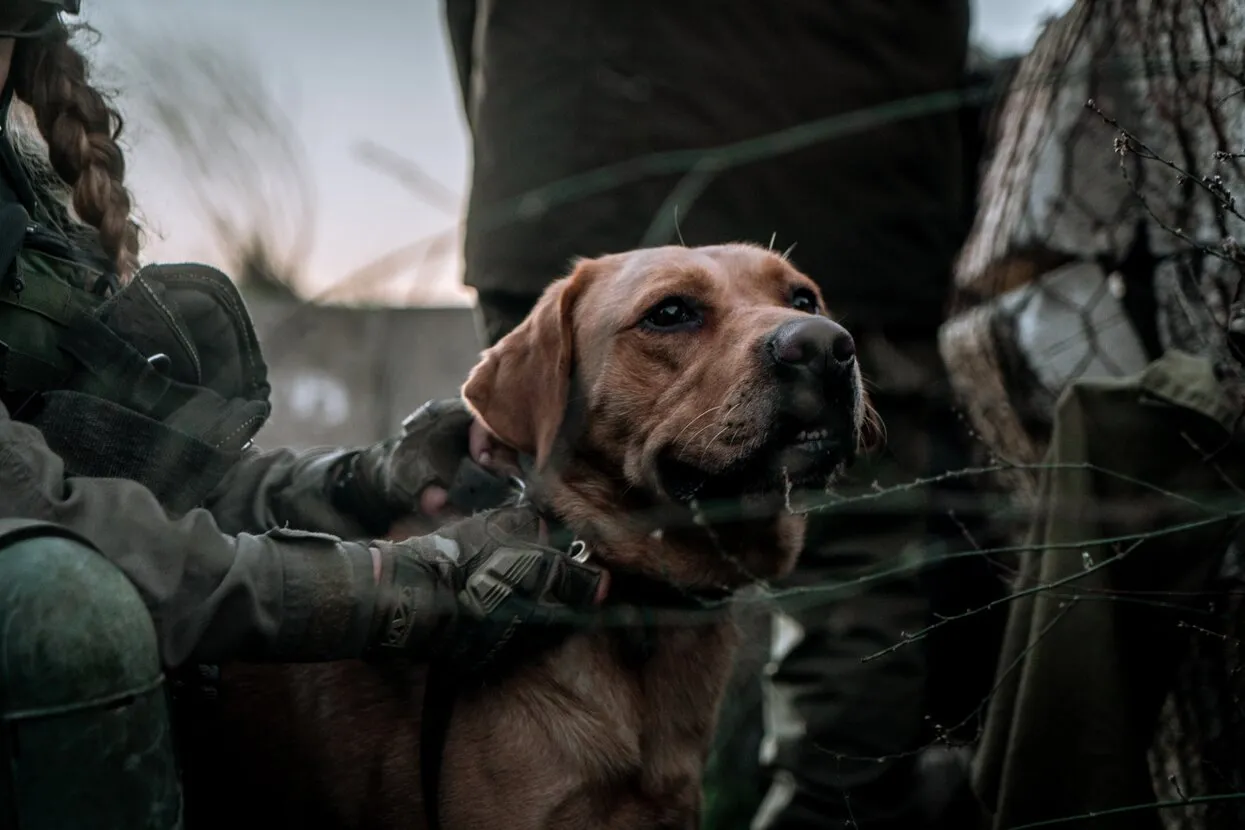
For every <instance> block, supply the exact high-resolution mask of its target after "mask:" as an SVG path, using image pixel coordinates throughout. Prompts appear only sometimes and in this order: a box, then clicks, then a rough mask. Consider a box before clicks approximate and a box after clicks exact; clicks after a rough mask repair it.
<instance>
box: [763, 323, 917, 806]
mask: <svg viewBox="0 0 1245 830" xmlns="http://www.w3.org/2000/svg"><path fill="white" fill-rule="evenodd" d="M871 339H872V338H869V337H868V336H861V337H860V341H861V346H860V350H861V356H862V360H863V361H866V362H865V368H866V369H867V370H869V371H868V372H867V374H868V375H869V376H871V377H881V378H882V380H881V382H880V387H881V388H880V389H878V390H877V391H876V392H875V394H874V405H875V406H876V407H877V409H878V412H879V415H880V416H881V417H882V419H883V421H884V423H885V425H886V433H887V443H886V445H885V446H884V447H883V448H882V449H881V450H880V451H879V452H876V453H873V454H871V455H870V456H868V457H866V458H863V459H861V460H860V461H859V462H857V464H856V465H855V467H853V468H852V470H850V471H849V472H848V475H847V476H846V477H845V479H844V481H843V482H842V484H841V485H840V486H838V487H836V488H835V490H834V492H835V495H836V496H838V497H841V498H844V499H845V500H846V501H845V503H844V504H842V505H840V506H838V507H832V508H830V509H827V510H825V511H821V512H819V513H817V514H816V515H815V517H814V519H813V521H812V522H811V523H810V526H809V531H808V539H807V542H806V544H805V550H804V553H803V555H802V558H801V561H800V565H799V568H798V570H797V572H796V574H795V575H793V577H792V579H791V581H790V583H789V584H787V585H784V586H782V587H784V588H801V589H806V588H811V589H813V590H812V591H810V592H796V593H795V594H793V595H792V596H791V598H790V599H788V600H784V601H783V602H782V603H781V605H780V609H781V610H780V611H779V612H778V613H776V614H775V620H774V630H773V638H772V662H771V664H770V666H769V667H768V668H767V677H766V682H765V687H766V688H765V691H766V705H765V731H766V734H765V739H764V742H763V745H762V763H763V764H764V765H765V767H766V769H767V772H768V773H769V775H770V786H769V792H768V794H767V796H766V799H765V801H764V802H763V804H762V805H761V808H760V809H759V810H758V812H757V815H756V818H755V821H754V824H753V826H754V827H756V828H764V829H765V830H770V828H774V830H778V829H779V828H782V830H786V828H796V827H800V828H804V827H808V828H812V827H826V826H830V825H828V824H827V822H833V821H841V822H849V821H854V822H855V823H856V826H859V827H861V828H862V830H884V828H891V827H904V828H909V827H914V826H920V825H919V820H920V815H921V806H920V804H919V803H918V799H917V792H918V787H917V780H918V779H917V758H916V751H917V750H918V749H919V748H920V747H921V746H922V744H923V743H924V742H925V731H926V730H925V720H924V716H925V703H926V700H925V678H926V675H927V669H926V653H925V649H924V647H923V644H922V643H920V642H911V643H904V644H903V645H902V646H900V647H898V648H895V649H894V650H892V651H889V652H887V653H885V654H880V653H881V652H883V651H885V650H887V649H889V648H890V647H892V646H895V645H896V644H898V643H901V642H902V641H903V639H904V635H905V634H910V633H913V632H916V631H918V630H920V629H921V628H923V627H924V626H925V625H926V624H927V622H928V620H929V601H928V599H927V597H926V596H925V595H924V593H923V591H922V590H921V586H920V584H919V581H918V578H917V573H916V571H915V570H914V566H915V565H917V564H918V563H919V562H920V561H921V559H922V556H923V553H922V551H923V548H924V542H925V539H926V527H927V517H928V512H929V510H928V504H927V491H925V490H923V489H901V490H893V491H890V492H887V493H885V494H884V493H882V492H881V491H886V490H887V488H893V487H896V486H897V485H902V484H905V483H907V482H911V481H913V480H914V479H917V478H920V477H921V476H922V475H923V474H924V473H925V471H926V469H927V468H928V464H929V455H930V447H929V437H928V433H927V427H928V424H929V418H928V412H929V410H930V406H931V399H930V396H929V393H930V392H931V391H933V389H935V388H936V387H937V386H938V385H939V384H938V380H939V377H938V376H939V366H938V364H937V353H936V352H935V351H934V350H933V349H932V348H931V346H932V344H930V343H928V342H926V341H925V340H924V339H922V340H920V341H917V342H915V343H910V344H905V347H904V348H902V350H900V349H898V348H897V349H896V350H895V351H896V352H897V354H896V355H892V356H891V359H892V361H897V360H902V361H903V363H904V364H905V365H906V366H907V367H914V366H920V367H921V368H922V369H923V377H924V383H920V382H918V383H917V384H916V385H915V388H908V389H894V388H892V389H890V390H888V389H887V388H886V383H885V377H886V375H887V374H888V371H887V370H888V368H890V367H888V366H887V365H886V363H887V362H888V361H887V356H886V355H882V356H874V357H872V358H871V357H870V351H869V343H870V340H871ZM873 342H874V344H875V351H874V354H875V355H876V354H877V351H878V349H877V345H878V344H880V343H882V342H883V341H879V340H876V339H873ZM887 345H888V346H889V345H890V344H887ZM869 363H872V364H873V365H869ZM925 384H928V386H926V385H925ZM922 386H924V387H925V388H921V387H922ZM881 571H890V572H893V573H892V574H891V575H889V576H886V577H884V578H869V579H864V580H861V577H864V576H866V575H869V574H877V573H879V572H881ZM857 580H861V581H857ZM879 655H880V656H879ZM836 826H837V825H836Z"/></svg>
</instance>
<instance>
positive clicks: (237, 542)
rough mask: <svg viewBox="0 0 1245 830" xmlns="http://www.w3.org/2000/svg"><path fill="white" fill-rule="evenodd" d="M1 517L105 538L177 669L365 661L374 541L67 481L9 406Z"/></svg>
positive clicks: (132, 489)
mask: <svg viewBox="0 0 1245 830" xmlns="http://www.w3.org/2000/svg"><path fill="white" fill-rule="evenodd" d="M278 458H280V456H278ZM280 466H281V465H280V463H276V462H274V464H273V467H271V468H269V472H270V473H271V474H273V475H274V476H276V474H275V473H273V472H272V471H273V470H275V469H276V468H278V467H280ZM295 466H297V465H296V464H295ZM256 469H258V468H256ZM242 472H243V473H247V471H246V470H243V471H242ZM258 477H259V478H260V479H262V478H263V476H262V475H260V476H258ZM276 477H277V478H279V476H276ZM260 489H262V487H261V488H260ZM239 515H240V514H239ZM0 518H30V519H42V520H44V521H51V522H56V523H59V524H61V525H63V526H65V527H67V528H69V529H71V530H74V531H76V532H78V533H80V534H82V535H83V536H85V537H86V538H88V539H90V540H91V541H92V542H94V543H95V545H96V546H97V547H99V549H100V550H101V552H102V553H103V554H104V556H106V557H107V558H108V559H109V560H110V561H112V563H113V564H115V565H116V566H117V567H118V568H120V569H121V571H122V572H123V573H125V574H126V576H127V577H128V578H129V579H130V581H131V582H133V583H134V585H135V586H136V587H137V588H138V590H139V592H140V593H141V594H142V597H143V600H144V602H145V603H146V605H147V607H148V609H149V610H150V611H151V614H152V618H153V620H154V621H155V625H156V631H157V634H158V636H159V641H160V649H161V656H162V658H163V660H164V662H165V664H166V665H168V666H171V667H176V666H178V665H180V664H182V663H185V662H188V661H191V660H194V661H200V662H217V661H221V660H227V659H246V660H281V661H286V662H294V661H307V660H334V659H346V658H351V657H357V656H359V655H360V654H362V652H363V650H364V646H365V644H366V641H367V638H368V634H369V632H370V629H371V626H372V620H373V616H374V610H375V606H376V587H375V580H374V576H373V568H372V554H371V551H370V550H369V549H368V547H367V546H366V545H364V544H356V543H351V542H343V541H342V540H341V539H339V538H337V537H335V536H330V535H326V534H315V533H308V532H303V531H293V530H286V529H273V530H270V531H268V532H267V533H261V534H257V535H256V534H246V533H239V534H238V535H230V534H227V533H226V532H224V531H223V530H222V528H221V526H220V525H219V524H218V523H217V521H216V519H215V518H213V515H212V513H211V512H209V511H208V510H204V509H196V510H192V511H190V512H189V513H187V514H186V515H185V516H182V517H181V518H178V519H172V518H169V516H168V514H166V513H165V511H164V509H163V508H162V507H161V506H160V504H159V502H157V501H156V499H155V497H154V496H153V495H152V494H151V492H150V491H148V490H147V489H146V488H144V487H142V486H141V485H138V484H135V483H133V482H129V481H124V480H120V479H94V478H80V477H73V476H66V474H65V467H64V463H63V462H62V460H61V459H60V457H59V456H57V455H56V454H55V453H54V452H52V451H51V450H50V449H49V448H48V446H47V444H46V442H45V441H44V440H43V436H42V435H41V434H40V433H39V432H38V431H37V430H35V429H34V428H33V427H30V426H28V425H26V424H22V423H19V422H16V421H13V420H12V419H11V418H10V417H9V414H8V411H7V410H6V409H5V408H4V407H3V406H2V405H0Z"/></svg>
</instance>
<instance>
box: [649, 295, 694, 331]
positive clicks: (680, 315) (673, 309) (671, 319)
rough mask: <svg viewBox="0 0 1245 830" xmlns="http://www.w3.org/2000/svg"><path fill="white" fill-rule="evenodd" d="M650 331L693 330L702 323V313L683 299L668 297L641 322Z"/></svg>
mask: <svg viewBox="0 0 1245 830" xmlns="http://www.w3.org/2000/svg"><path fill="white" fill-rule="evenodd" d="M641 322H642V324H643V325H644V326H646V327H647V328H650V329H660V330H663V331H670V330H671V329H684V328H692V327H694V326H697V325H699V324H700V323H701V316H700V312H699V311H697V310H696V309H695V308H693V307H692V306H691V305H690V304H689V303H688V302H687V300H684V299H683V298H681V297H667V298H666V299H664V300H662V301H661V302H660V303H658V304H657V305H655V306H653V307H652V308H650V309H649V310H648V312H647V313H645V315H644V319H643V320H642V321H641Z"/></svg>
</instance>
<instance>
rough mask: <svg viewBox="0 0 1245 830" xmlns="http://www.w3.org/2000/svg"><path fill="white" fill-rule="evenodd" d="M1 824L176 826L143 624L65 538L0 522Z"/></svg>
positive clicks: (151, 644)
mask: <svg viewBox="0 0 1245 830" xmlns="http://www.w3.org/2000/svg"><path fill="white" fill-rule="evenodd" d="M0 630H3V632H4V647H3V648H2V649H0V720H2V722H0V826H3V827H5V828H10V827H12V828H21V830H53V828H62V827H75V828H78V827H81V828H100V830H105V829H106V828H107V830H111V828H119V827H125V828H138V829H139V830H142V829H143V828H150V830H170V828H175V827H179V826H180V812H181V796H180V790H179V786H178V781H177V773H176V766H175V763H174V757H173V747H172V739H171V732H170V728H169V717H168V708H167V702H166V698H165V689H164V685H163V678H162V676H161V672H160V660H159V651H158V649H157V647H156V634H155V629H154V626H153V624H152V621H151V616H150V614H149V613H148V611H147V608H146V606H145V605H144V604H143V601H142V598H141V597H140V596H139V594H138V592H137V591H136V590H135V589H134V587H133V586H132V585H131V584H130V583H129V581H128V580H126V578H125V577H124V576H123V575H122V574H121V572H120V571H118V570H117V569H116V568H115V567H113V566H112V565H111V564H109V562H108V561H107V560H106V559H104V557H103V556H101V555H100V553H99V552H98V551H96V550H94V549H93V548H91V547H89V546H88V545H86V544H85V543H83V542H82V541H81V540H80V539H79V538H78V537H77V536H76V535H75V534H73V533H70V532H69V531H67V530H64V529H60V528H57V527H55V526H50V525H47V524H43V523H38V522H28V521H14V520H0Z"/></svg>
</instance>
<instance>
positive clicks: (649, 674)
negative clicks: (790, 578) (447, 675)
mask: <svg viewBox="0 0 1245 830" xmlns="http://www.w3.org/2000/svg"><path fill="white" fill-rule="evenodd" d="M652 645H653V648H652V650H651V653H650V655H649V656H648V658H647V660H645V662H644V663H643V664H642V665H638V664H637V663H636V662H635V655H634V653H633V652H632V651H631V650H630V649H628V648H626V647H621V648H620V640H619V638H618V637H617V635H616V634H611V633H596V634H588V635H581V636H577V637H573V638H571V639H570V640H568V641H567V642H566V643H565V644H563V646H561V647H560V648H559V649H557V650H556V651H554V652H552V653H550V654H549V655H547V656H546V657H545V659H544V660H542V661H541V662H540V664H538V665H534V666H530V667H528V668H527V669H525V670H523V671H521V672H519V673H517V674H516V675H515V676H514V677H513V678H511V679H510V680H508V681H506V682H505V683H503V684H501V685H499V686H497V687H494V688H492V689H490V690H489V691H488V692H487V693H485V694H484V695H480V696H473V697H472V698H471V699H469V700H462V701H460V703H459V704H458V705H456V709H455V714H454V720H453V722H452V724H451V730H450V739H449V742H448V744H447V757H446V759H445V764H446V766H445V773H443V774H445V778H443V785H444V789H443V795H444V802H445V806H446V810H447V817H448V815H449V814H454V815H456V816H457V817H459V819H460V821H461V823H460V821H454V822H453V823H448V822H447V827H457V826H464V827H465V826H484V825H483V824H482V823H481V824H477V822H485V821H488V820H492V819H493V818H498V819H500V818H501V817H503V816H504V817H505V818H506V822H505V826H507V827H514V828H516V829H518V828H525V827H533V828H535V827H548V826H566V827H578V826H584V827H590V826H591V827H595V826H602V825H601V821H602V818H601V817H600V816H598V817H596V818H594V817H593V816H594V815H596V811H604V812H603V814H602V815H610V814H612V813H613V814H616V813H618V812H620V811H621V812H627V811H628V810H629V809H634V808H635V806H636V805H632V804H629V803H628V802H629V801H636V800H639V801H642V802H643V803H646V804H650V805H653V804H656V805H663V808H664V807H667V806H668V807H669V809H672V810H674V811H676V812H682V811H684V810H694V809H695V805H696V803H697V801H698V797H699V796H698V792H699V782H700V775H701V768H702V765H703V762H704V755H705V752H706V751H707V748H708V744H709V741H710V739H711V737H712V730H713V724H714V720H715V713H716V709H717V705H718V702H719V699H720V696H721V691H722V688H723V687H724V685H725V682H726V675H727V673H728V671H729V665H730V646H729V643H728V640H727V639H726V638H724V637H723V634H722V632H720V631H717V626H712V625H710V626H704V627H701V628H692V629H664V630H661V631H660V633H659V634H658V636H657V637H656V638H655V642H654V643H653V644H652ZM607 805H609V806H608V807H607Z"/></svg>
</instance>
